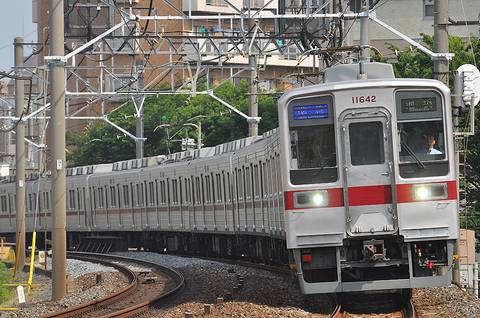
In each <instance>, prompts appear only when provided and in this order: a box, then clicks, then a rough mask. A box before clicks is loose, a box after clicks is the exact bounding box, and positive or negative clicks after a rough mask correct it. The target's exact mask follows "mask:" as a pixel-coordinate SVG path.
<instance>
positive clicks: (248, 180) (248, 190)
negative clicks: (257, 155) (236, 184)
mask: <svg viewBox="0 0 480 318" xmlns="http://www.w3.org/2000/svg"><path fill="white" fill-rule="evenodd" d="M245 196H246V200H250V199H251V198H252V174H251V172H250V167H245Z"/></svg>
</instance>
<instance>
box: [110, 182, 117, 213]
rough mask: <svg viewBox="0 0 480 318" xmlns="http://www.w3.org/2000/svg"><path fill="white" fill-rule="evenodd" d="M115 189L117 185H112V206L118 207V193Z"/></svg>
mask: <svg viewBox="0 0 480 318" xmlns="http://www.w3.org/2000/svg"><path fill="white" fill-rule="evenodd" d="M115 190H116V188H115V186H113V187H110V207H111V208H116V207H117V195H116V191H115Z"/></svg>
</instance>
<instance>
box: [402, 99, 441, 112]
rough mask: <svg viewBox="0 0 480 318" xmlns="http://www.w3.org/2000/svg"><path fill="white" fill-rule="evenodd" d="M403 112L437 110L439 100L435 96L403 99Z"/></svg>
mask: <svg viewBox="0 0 480 318" xmlns="http://www.w3.org/2000/svg"><path fill="white" fill-rule="evenodd" d="M401 104H402V113H420V112H435V111H437V100H436V98H435V97H425V98H415V99H402V100H401Z"/></svg>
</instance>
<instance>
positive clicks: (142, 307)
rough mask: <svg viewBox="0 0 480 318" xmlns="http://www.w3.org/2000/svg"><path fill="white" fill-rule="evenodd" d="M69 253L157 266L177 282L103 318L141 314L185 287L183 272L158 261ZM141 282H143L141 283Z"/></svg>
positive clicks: (119, 317) (77, 253)
mask: <svg viewBox="0 0 480 318" xmlns="http://www.w3.org/2000/svg"><path fill="white" fill-rule="evenodd" d="M67 255H69V256H70V255H78V256H80V255H88V257H91V258H93V259H101V258H103V259H109V260H112V261H124V262H128V263H137V264H139V265H142V266H146V267H152V268H156V269H159V270H161V271H163V272H165V273H166V274H167V275H169V276H170V277H171V278H172V279H173V280H174V281H175V282H176V284H177V285H176V287H175V288H173V289H172V290H170V291H168V292H166V293H163V294H161V295H158V296H156V297H154V298H153V299H151V300H149V301H145V302H143V303H140V304H137V305H134V306H132V307H129V308H126V309H123V310H119V311H116V312H114V313H111V314H108V315H104V316H102V317H103V318H113V317H117V318H121V317H130V316H132V315H134V314H139V313H141V312H144V311H146V310H148V309H149V308H151V307H154V306H155V305H158V304H159V303H161V302H165V301H168V300H170V299H171V298H173V297H176V296H177V295H178V294H180V293H181V292H182V291H183V290H184V288H185V278H184V277H183V275H182V274H180V273H179V272H177V271H176V270H174V269H172V268H169V267H166V266H163V265H160V264H157V263H153V262H149V261H144V260H140V259H135V258H130V257H124V256H118V255H108V254H96V253H83V252H68V253H67ZM139 284H141V283H139Z"/></svg>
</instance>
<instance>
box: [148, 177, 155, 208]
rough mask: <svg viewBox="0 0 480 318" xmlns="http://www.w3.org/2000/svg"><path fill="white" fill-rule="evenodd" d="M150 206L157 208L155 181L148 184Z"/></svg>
mask: <svg viewBox="0 0 480 318" xmlns="http://www.w3.org/2000/svg"><path fill="white" fill-rule="evenodd" d="M147 200H148V205H149V206H155V181H149V182H148V197H147Z"/></svg>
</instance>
